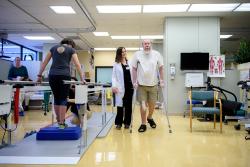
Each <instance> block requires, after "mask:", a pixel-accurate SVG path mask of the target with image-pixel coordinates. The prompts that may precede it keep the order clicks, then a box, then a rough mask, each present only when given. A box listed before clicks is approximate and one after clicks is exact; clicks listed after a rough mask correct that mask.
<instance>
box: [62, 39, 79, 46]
mask: <svg viewBox="0 0 250 167" xmlns="http://www.w3.org/2000/svg"><path fill="white" fill-rule="evenodd" d="M60 44H61V45H63V44H67V45H71V46H72V48H75V47H76V44H75V42H74V41H73V40H72V39H70V38H64V39H63V40H62V41H61V43H60Z"/></svg>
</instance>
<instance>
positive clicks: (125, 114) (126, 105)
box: [115, 88, 133, 125]
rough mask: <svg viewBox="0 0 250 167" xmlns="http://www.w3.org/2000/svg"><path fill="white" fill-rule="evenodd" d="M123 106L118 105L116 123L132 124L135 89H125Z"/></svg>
mask: <svg viewBox="0 0 250 167" xmlns="http://www.w3.org/2000/svg"><path fill="white" fill-rule="evenodd" d="M122 100H123V107H117V115H116V118H115V124H116V125H122V124H123V123H124V124H125V125H130V123H131V114H132V101H133V89H131V88H130V90H129V91H127V90H125V94H124V97H123V99H122Z"/></svg>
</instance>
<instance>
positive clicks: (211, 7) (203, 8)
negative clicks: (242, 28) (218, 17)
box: [188, 3, 239, 12]
mask: <svg viewBox="0 0 250 167" xmlns="http://www.w3.org/2000/svg"><path fill="white" fill-rule="evenodd" d="M238 5H239V3H228V4H192V5H191V7H190V8H189V10H188V11H189V12H230V11H233V9H235V8H236V7H237V6H238Z"/></svg>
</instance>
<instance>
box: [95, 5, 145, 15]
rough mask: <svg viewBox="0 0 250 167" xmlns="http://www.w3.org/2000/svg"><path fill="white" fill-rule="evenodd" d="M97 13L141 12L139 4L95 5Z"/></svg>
mask: <svg viewBox="0 0 250 167" xmlns="http://www.w3.org/2000/svg"><path fill="white" fill-rule="evenodd" d="M96 8H97V10H98V12H99V13H141V5H103V6H96Z"/></svg>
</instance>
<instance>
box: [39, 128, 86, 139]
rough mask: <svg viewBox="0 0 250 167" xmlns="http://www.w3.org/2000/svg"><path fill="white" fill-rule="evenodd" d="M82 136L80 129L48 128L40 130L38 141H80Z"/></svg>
mask: <svg viewBox="0 0 250 167" xmlns="http://www.w3.org/2000/svg"><path fill="white" fill-rule="evenodd" d="M81 135H82V131H81V128H80V127H67V128H65V129H59V128H58V127H46V128H42V129H40V131H39V132H37V134H36V139H37V140H78V139H79V138H80V137H81Z"/></svg>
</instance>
